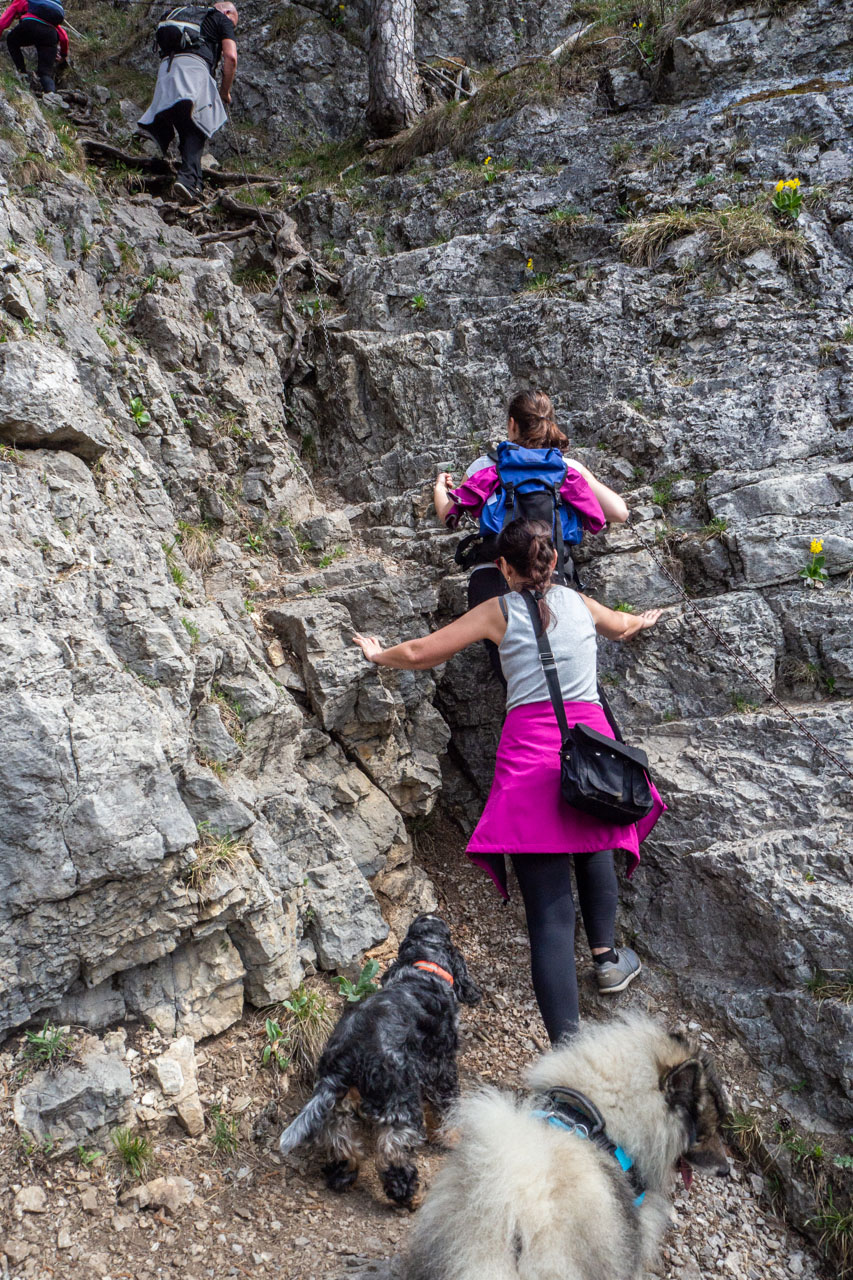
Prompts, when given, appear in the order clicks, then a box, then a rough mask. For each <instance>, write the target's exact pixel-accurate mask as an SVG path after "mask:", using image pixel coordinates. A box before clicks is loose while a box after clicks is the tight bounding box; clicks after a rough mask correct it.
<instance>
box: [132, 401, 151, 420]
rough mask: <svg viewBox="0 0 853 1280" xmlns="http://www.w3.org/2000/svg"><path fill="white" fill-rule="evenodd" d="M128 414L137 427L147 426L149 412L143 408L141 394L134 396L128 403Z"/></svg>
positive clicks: (149, 418)
mask: <svg viewBox="0 0 853 1280" xmlns="http://www.w3.org/2000/svg"><path fill="white" fill-rule="evenodd" d="M128 408H129V409H130V415H131V417H132V418H133V421H134V422H135V423H136V425H137V426H138V427H147V426H148V424H149V422H150V421H151V414H150V413H149V412H148V410H147V409H146V408H145V404H144V403H143V400H142V397H141V396H134V397H133V399H132V400H131V402H130V404H129V405H128Z"/></svg>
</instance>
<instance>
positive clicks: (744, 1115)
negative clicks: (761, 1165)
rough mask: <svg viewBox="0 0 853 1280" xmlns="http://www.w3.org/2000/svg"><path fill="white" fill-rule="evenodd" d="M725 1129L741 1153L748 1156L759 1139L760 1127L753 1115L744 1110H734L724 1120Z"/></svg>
mask: <svg viewBox="0 0 853 1280" xmlns="http://www.w3.org/2000/svg"><path fill="white" fill-rule="evenodd" d="M725 1127H726V1130H727V1131H728V1133H729V1134H731V1137H732V1140H733V1141H734V1142H735V1143H736V1144H737V1145H738V1146H739V1147H740V1149H741V1151H742V1152H743V1154H744V1155H745V1156H746V1157H747V1159H748V1158H749V1157H750V1155H751V1154H752V1152H753V1151H754V1150H755V1148H756V1147H757V1146H758V1144H759V1143H760V1141H761V1128H760V1126H759V1123H758V1120H757V1119H756V1118H755V1116H753V1115H750V1114H749V1113H748V1112H744V1111H734V1112H732V1114H731V1116H730V1117H729V1119H728V1121H727V1122H726V1126H725Z"/></svg>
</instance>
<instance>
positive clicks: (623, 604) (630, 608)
mask: <svg viewBox="0 0 853 1280" xmlns="http://www.w3.org/2000/svg"><path fill="white" fill-rule="evenodd" d="M613 608H614V610H615V611H616V613H636V612H637V610H636V609H635V607H634V605H632V604H629V603H628V601H627V600H620V601H619V602H618V603H617V604H615V605H614V606H613Z"/></svg>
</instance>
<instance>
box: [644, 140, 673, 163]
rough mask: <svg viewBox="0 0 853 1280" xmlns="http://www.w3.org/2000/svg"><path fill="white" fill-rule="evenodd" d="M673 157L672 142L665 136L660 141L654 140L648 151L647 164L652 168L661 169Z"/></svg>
mask: <svg viewBox="0 0 853 1280" xmlns="http://www.w3.org/2000/svg"><path fill="white" fill-rule="evenodd" d="M674 159H675V152H674V151H673V149H672V143H670V142H668V141H667V140H666V139H665V138H664V139H663V141H661V142H656V143H655V144H654V146H653V147H652V148H651V150H650V151H649V164H650V165H651V167H652V169H662V168H663V167H664V165H667V164H669V163H670V162H671V161H672V160H674Z"/></svg>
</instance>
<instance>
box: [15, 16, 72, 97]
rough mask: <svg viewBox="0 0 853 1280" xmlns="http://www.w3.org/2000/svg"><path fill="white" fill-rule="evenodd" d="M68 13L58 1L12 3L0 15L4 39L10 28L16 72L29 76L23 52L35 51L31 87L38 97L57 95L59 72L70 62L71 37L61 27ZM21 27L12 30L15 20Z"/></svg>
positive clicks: (17, 26)
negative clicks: (39, 94) (49, 94)
mask: <svg viewBox="0 0 853 1280" xmlns="http://www.w3.org/2000/svg"><path fill="white" fill-rule="evenodd" d="M64 17H65V11H64V9H63V7H62V5H61V4H60V3H58V0H12V3H11V4H10V5H9V6H8V8H6V9H5V10H4V12H3V13H2V14H0V35H2V34H3V32H4V31H5V30H6V29H7V27H10V28H11V30H10V31H9V34H8V36H7V37H6V47H7V48H8V50H9V57H10V58H11V59H12V61H13V63H14V64H15V69H16V70H17V71H20V72H21V73H22V74H24V75H26V71H27V64H26V62H25V61H24V55H23V53H22V50H23V49H27V48H29V49H35V51H36V58H37V66H36V75H35V77H32V76H31V77H30V85H31V87H32V89H33V90H34V91H35V92H36V93H42V92H43V93H54V92H55V90H56V80H55V78H54V77H55V74H56V71H57V69H60V68H62V67H64V66H66V64H67V61H68V33H67V32H66V30H65V28H64V27H63V26H62V25H61V24H62V21H63V19H64ZM16 18H17V19H18V22H17V25H16V26H12V23H13V22H15V19H16Z"/></svg>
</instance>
